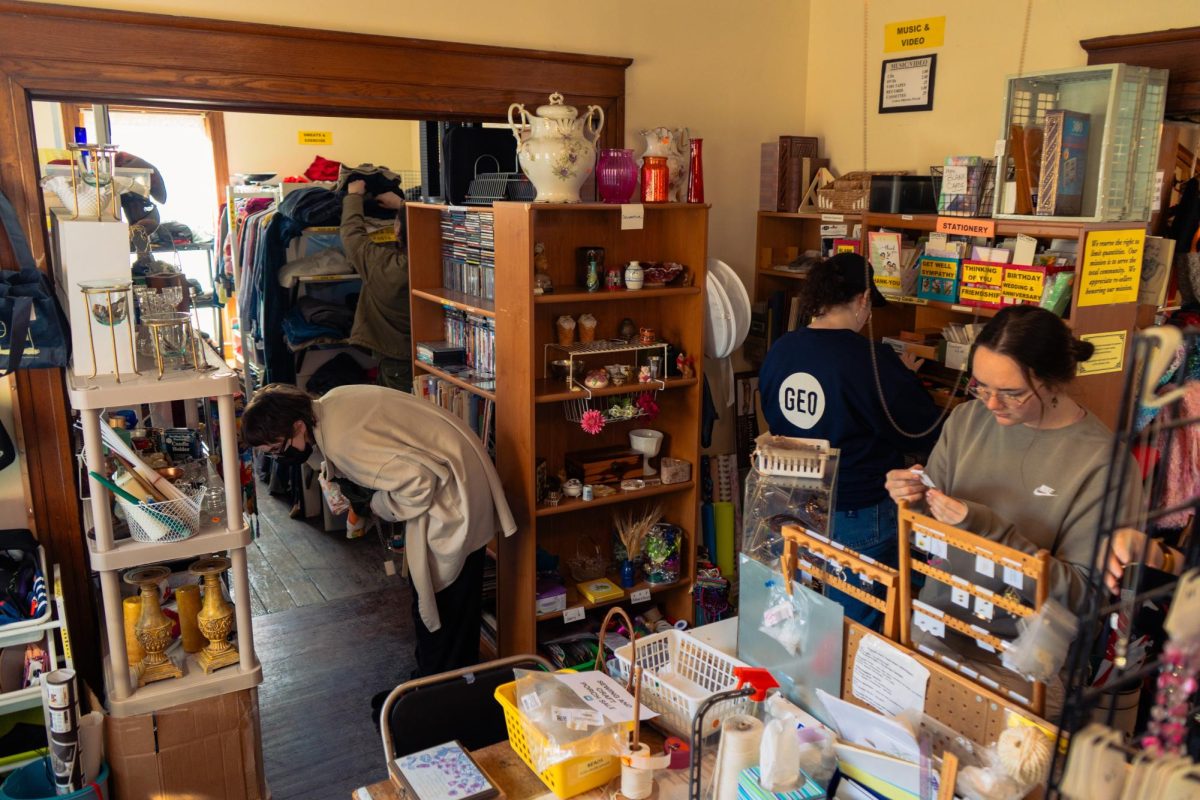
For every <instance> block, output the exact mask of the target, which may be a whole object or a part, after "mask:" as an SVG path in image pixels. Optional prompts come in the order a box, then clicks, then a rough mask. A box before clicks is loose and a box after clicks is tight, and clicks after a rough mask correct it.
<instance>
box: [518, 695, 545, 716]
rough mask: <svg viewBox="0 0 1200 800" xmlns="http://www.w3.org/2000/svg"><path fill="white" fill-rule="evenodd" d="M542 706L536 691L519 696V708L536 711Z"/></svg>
mask: <svg viewBox="0 0 1200 800" xmlns="http://www.w3.org/2000/svg"><path fill="white" fill-rule="evenodd" d="M541 707H542V701H541V699H540V698H539V697H538V696H537V692H530V693H529V694H527V695H524V696H522V697H521V709H522V710H524V711H527V712H528V711H537V710H538V709H539V708H541Z"/></svg>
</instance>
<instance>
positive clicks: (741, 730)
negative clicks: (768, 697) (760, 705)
mask: <svg viewBox="0 0 1200 800" xmlns="http://www.w3.org/2000/svg"><path fill="white" fill-rule="evenodd" d="M762 734H763V724H762V720H759V719H755V718H754V717H748V716H746V715H745V714H735V715H733V716H731V717H727V718H726V719H725V721H724V722H723V723H722V724H721V743H720V744H719V745H718V746H717V769H716V774H715V775H714V776H713V785H714V792H713V800H737V797H738V776H739V775H741V774H742V770H744V769H746V768H748V767H752V766H754V765H755V764H757V763H758V748H759V746H760V745H761V744H762Z"/></svg>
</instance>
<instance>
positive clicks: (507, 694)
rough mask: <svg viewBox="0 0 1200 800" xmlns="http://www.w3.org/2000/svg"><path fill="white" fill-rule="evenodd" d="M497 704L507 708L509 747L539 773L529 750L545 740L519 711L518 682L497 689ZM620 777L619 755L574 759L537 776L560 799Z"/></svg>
mask: <svg viewBox="0 0 1200 800" xmlns="http://www.w3.org/2000/svg"><path fill="white" fill-rule="evenodd" d="M496 702H498V703H499V704H500V707H501V708H503V709H504V724H505V726H507V728H508V743H509V745H510V746H511V747H512V749H513V751H514V752H515V753H516V754H517V755H519V756H520V757H521V760H522V761H524V762H525V765H526V766H527V767H529V768H530V769H531V770H533V771H534V772H537V768H536V767H535V766H534V765H533V757H532V756H531V755H530V753H529V751H530V748H531V747H532V748H534V749H535V750H536V749H537V748H538V747H544V746H545V744H546V739H545V737H544V736H542V734H541V733H540V732H539V731H538V730H537V729H536V728H534V727H533V726H532V725H530V724H529V723H528V722H527V721H526V720H525V715H524V714H523V713H522V712H521V709H519V708H517V683H516V681H513V682H512V683H505V684H502V685H500V686H497V687H496ZM632 727H633V724H632V723H630V724H629V728H631V729H632ZM620 774H621V762H620V760H619V759H618V758H617V757H616V756H598V755H588V756H579V757H578V758H571V759H568V760H566V761H563V762H561V763H558V764H555V765H553V766H552V767H550V768H549V769H547V770H546V771H545V772H538V773H537V775H538V777H539V778H541V779H542V783H544V784H546V788H548V789H549V790H550V791H552V792H554V794H555V795H556V796H557V797H559V798H560V800H565V798H568V797H574V796H575V795H577V794H582V793H583V792H586V791H588V790H589V789H595V788H596V787H597V786H603V785H604V784H606V783H608V782H609V781H611V780H612V779H613V778H615V777H617V776H618V775H620Z"/></svg>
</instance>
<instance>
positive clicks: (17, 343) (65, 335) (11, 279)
mask: <svg viewBox="0 0 1200 800" xmlns="http://www.w3.org/2000/svg"><path fill="white" fill-rule="evenodd" d="M0 223H2V224H3V225H4V232H5V233H6V234H7V235H8V241H9V243H10V244H11V245H12V250H13V256H14V257H15V258H16V262H17V263H16V266H17V269H15V270H11V269H0V369H3V372H0V377H3V376H4V375H7V374H8V373H10V372H12V371H14V370H17V369H41V368H46V367H65V366H67V364H68V363H70V360H71V336H70V333H69V331H70V326H69V325H68V324H67V315H66V314H65V313H63V309H62V306H61V305H60V304H59V302H58V297H57V296H56V295H55V294H54V290H53V289H52V288H51V287H50V281H48V280H47V279H46V274H45V273H44V272H42V271H41V270H39V269H38V268H37V264H35V263H34V260H33V253H32V252H31V251H30V249H29V240H28V239H26V238H25V231H23V230H22V229H21V225H20V223H18V221H17V213H16V211H14V210H13V207H12V204H10V203H9V202H8V198H7V197H5V196H4V193H3V192H0ZM6 356H7V359H5V357H6Z"/></svg>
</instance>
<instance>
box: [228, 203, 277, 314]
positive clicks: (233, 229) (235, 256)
mask: <svg viewBox="0 0 1200 800" xmlns="http://www.w3.org/2000/svg"><path fill="white" fill-rule="evenodd" d="M256 197H267V198H270V199H272V200H274V201H275V202H276V203H278V202H279V201H280V200H282V199H283V189H282V187H280V186H260V185H257V184H251V185H238V186H226V187H225V213H226V214H227V215H228V219H229V234H230V236H231V237H232V238H233V241H234V243H235V246H234V247H233V248H232V249H231V250H230V254H229V263H230V266H232V267H233V287H234V291H237V290H238V289H239V287H241V285H242V281H241V279H242V265H241V263H240V259H239V255H240V254H239V253H238V249H237V247H236V242H237V228H238V216H237V204H236V203H235V202H234V201H235V200H253V199H254V198H256Z"/></svg>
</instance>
